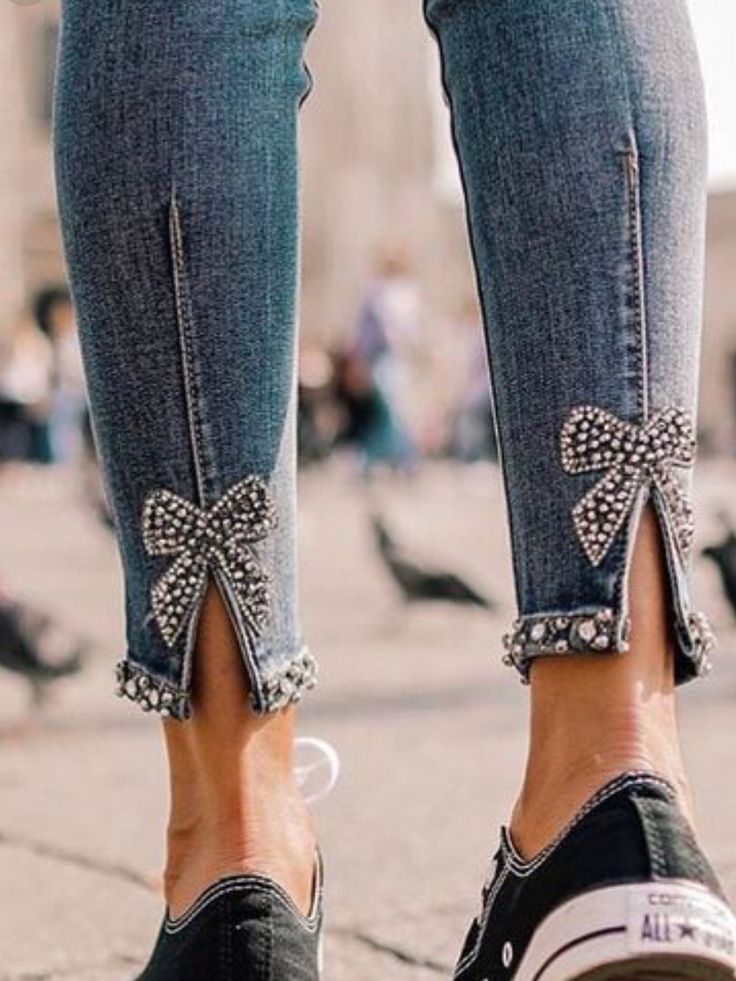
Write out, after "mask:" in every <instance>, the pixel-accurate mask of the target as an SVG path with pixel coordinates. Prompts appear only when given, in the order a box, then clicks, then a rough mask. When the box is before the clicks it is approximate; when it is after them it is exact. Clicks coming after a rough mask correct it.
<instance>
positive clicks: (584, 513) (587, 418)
mask: <svg viewBox="0 0 736 981" xmlns="http://www.w3.org/2000/svg"><path fill="white" fill-rule="evenodd" d="M560 446H561V451H562V465H563V467H564V469H565V470H566V471H567V473H570V474H579V473H586V472H589V471H594V470H605V471H606V473H605V474H604V476H603V477H602V478H601V479H600V480H599V481H598V483H597V484H596V485H595V486H594V487H593V488H592V489H591V490H589V491H588V493H587V494H586V495H585V496H584V497H583V498H581V500H580V501H579V502H578V503H577V504H576V505H575V507H574V508H573V512H572V513H573V521H574V523H575V530H576V532H577V535H578V538H579V539H580V542H581V544H582V546H583V549H584V550H585V554H586V555H587V556H588V558H589V559H590V561H591V563H592V564H593V565H595V566H597V565H600V563H601V562H602V561H603V559H604V558H605V556H606V554H607V553H608V550H609V549H610V547H611V545H612V544H613V541H614V539H615V537H616V535H617V533H618V531H619V529H620V528H621V526H622V525H623V523H624V521H625V520H626V517H627V515H628V514H629V512H630V510H631V507H632V506H633V504H634V501H635V499H636V496H637V493H638V491H639V489H640V488H641V487H642V486H644V485H646V484H651V485H653V486H654V487H655V488H656V489H657V490H658V491H659V493H660V494H661V496H662V498H663V500H664V502H665V504H666V506H667V509H668V511H669V514H670V517H671V519H672V523H673V528H674V532H675V537H676V540H677V544H678V547H679V549H680V552H681V554H682V555H683V557H686V556H687V554H688V553H689V551H690V548H691V545H692V539H693V513H692V507H691V505H690V501H689V500H688V498H687V496H686V494H685V492H684V491H683V489H682V487H681V485H680V482H679V481H678V479H677V477H676V476H675V475H674V474H673V472H672V468H673V467H675V466H676V467H689V466H691V465H692V464H693V462H694V460H695V432H694V428H693V424H692V422H691V421H690V418H689V417H688V415H687V413H685V412H684V411H683V410H682V409H678V408H672V407H671V408H666V409H662V410H661V411H659V412H657V413H656V414H655V415H653V416H652V417H651V418H650V419H649V420H648V421H647V422H645V423H644V424H643V425H641V426H637V425H634V424H633V423H630V422H624V421H623V420H621V419H618V418H617V417H616V416H614V415H612V413H610V412H606V411H605V409H600V408H598V407H597V406H592V405H580V406H577V407H576V408H574V409H573V410H572V412H571V413H570V415H569V416H568V417H567V420H566V421H565V424H564V426H563V428H562V433H561V437H560Z"/></svg>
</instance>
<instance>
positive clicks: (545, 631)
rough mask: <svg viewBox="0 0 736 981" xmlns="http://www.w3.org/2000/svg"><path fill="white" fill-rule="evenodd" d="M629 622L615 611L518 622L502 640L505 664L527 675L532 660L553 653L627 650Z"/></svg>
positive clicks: (533, 618) (515, 622)
mask: <svg viewBox="0 0 736 981" xmlns="http://www.w3.org/2000/svg"><path fill="white" fill-rule="evenodd" d="M629 631H630V621H629V619H628V617H620V616H619V617H617V616H616V615H615V614H614V612H613V610H611V609H609V608H604V609H602V610H598V611H597V612H591V613H583V614H575V615H574V616H564V615H557V616H554V615H552V616H549V615H542V616H532V617H524V618H523V619H520V620H515V621H514V623H513V624H512V627H511V632H510V633H508V634H506V635H505V636H504V638H503V645H504V648H505V649H506V654H505V656H504V659H503V661H504V664H507V665H510V666H513V667H516V668H517V669H518V670H519V671H520V672H521V673H522V675H524V676H526V675H527V674H528V669H529V661H530V660H531V659H532V658H534V657H541V656H543V655H551V654H570V653H578V654H606V653H609V652H612V651H626V650H628V647H629V644H628V638H629Z"/></svg>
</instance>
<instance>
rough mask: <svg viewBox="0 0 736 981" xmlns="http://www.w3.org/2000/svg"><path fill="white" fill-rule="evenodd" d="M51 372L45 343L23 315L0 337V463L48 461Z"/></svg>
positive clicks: (49, 459)
mask: <svg viewBox="0 0 736 981" xmlns="http://www.w3.org/2000/svg"><path fill="white" fill-rule="evenodd" d="M52 368H53V352H52V349H51V345H50V343H49V341H48V339H47V338H46V337H45V336H44V335H43V334H42V333H41V332H40V331H39V330H38V329H37V328H36V327H35V325H34V324H33V323H32V322H31V320H30V319H29V318H28V316H27V315H26V314H25V313H24V314H23V315H22V316H20V317H19V318H18V321H17V323H16V325H15V326H14V327H12V328H11V329H10V330H9V331H8V332H3V334H2V335H0V463H2V462H8V461H16V462H18V461H24V462H27V463H50V462H51V461H52V450H51V439H50V435H49V426H48V414H49V403H50V398H51V377H52Z"/></svg>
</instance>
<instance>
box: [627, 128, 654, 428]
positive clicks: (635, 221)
mask: <svg viewBox="0 0 736 981" xmlns="http://www.w3.org/2000/svg"><path fill="white" fill-rule="evenodd" d="M629 140H630V147H629V148H628V149H627V150H626V151H625V153H624V168H625V170H626V188H627V194H628V221H629V249H630V253H631V264H632V272H633V277H632V284H631V286H632V297H631V299H632V303H633V308H634V319H633V329H634V338H635V341H636V348H635V358H636V371H637V376H638V379H639V387H638V389H637V411H638V417H639V418H638V420H637V421H638V422H639V423H644V422H646V421H647V418H648V416H649V390H648V378H649V371H648V364H647V350H648V345H647V317H646V307H645V295H646V294H645V286H644V249H643V236H642V212H641V183H640V181H641V163H640V158H639V149H638V146H637V141H636V134H635V133H634V132H633V130H632V131H631V132H630V134H629Z"/></svg>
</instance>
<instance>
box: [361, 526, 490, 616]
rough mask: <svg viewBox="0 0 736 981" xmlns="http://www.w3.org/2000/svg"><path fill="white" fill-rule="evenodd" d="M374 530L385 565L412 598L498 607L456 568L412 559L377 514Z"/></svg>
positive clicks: (395, 580) (409, 597)
mask: <svg viewBox="0 0 736 981" xmlns="http://www.w3.org/2000/svg"><path fill="white" fill-rule="evenodd" d="M373 533H374V536H375V540H376V545H377V546H378V552H379V555H380V556H381V559H382V560H383V564H384V566H385V567H386V569H387V570H388V572H389V574H390V575H391V578H392V579H393V580H394V582H395V583H396V584H397V585H398V587H399V589H400V590H401V592H402V594H403V596H404V599H405V600H407V601H408V602H415V601H438V600H439V601H443V602H447V603H457V604H460V605H464V606H480V607H482V608H483V609H486V610H493V609H495V607H496V604H495V603H494V602H493V600H491V599H489V598H488V597H486V596H482V595H481V594H480V593H478V592H476V590H475V589H473V588H472V586H469V585H468V584H467V583H466V582H464V581H463V580H462V579H461V578H460V577H459V576H457V575H455V574H454V573H453V572H443V571H441V570H438V569H431V568H428V567H426V566H422V565H419V563H418V562H416V561H414V560H412V559H410V558H409V557H408V556H407V555H406V554H405V553H404V552H403V551H402V549H401V548H399V546H398V545H397V544H396V543H395V542H394V540H393V539H392V538H391V536H390V535H389V533H388V531H387V529H386V526H385V525H384V524H383V522H382V521H381V520H380V519H379V518H376V517H374V518H373Z"/></svg>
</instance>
